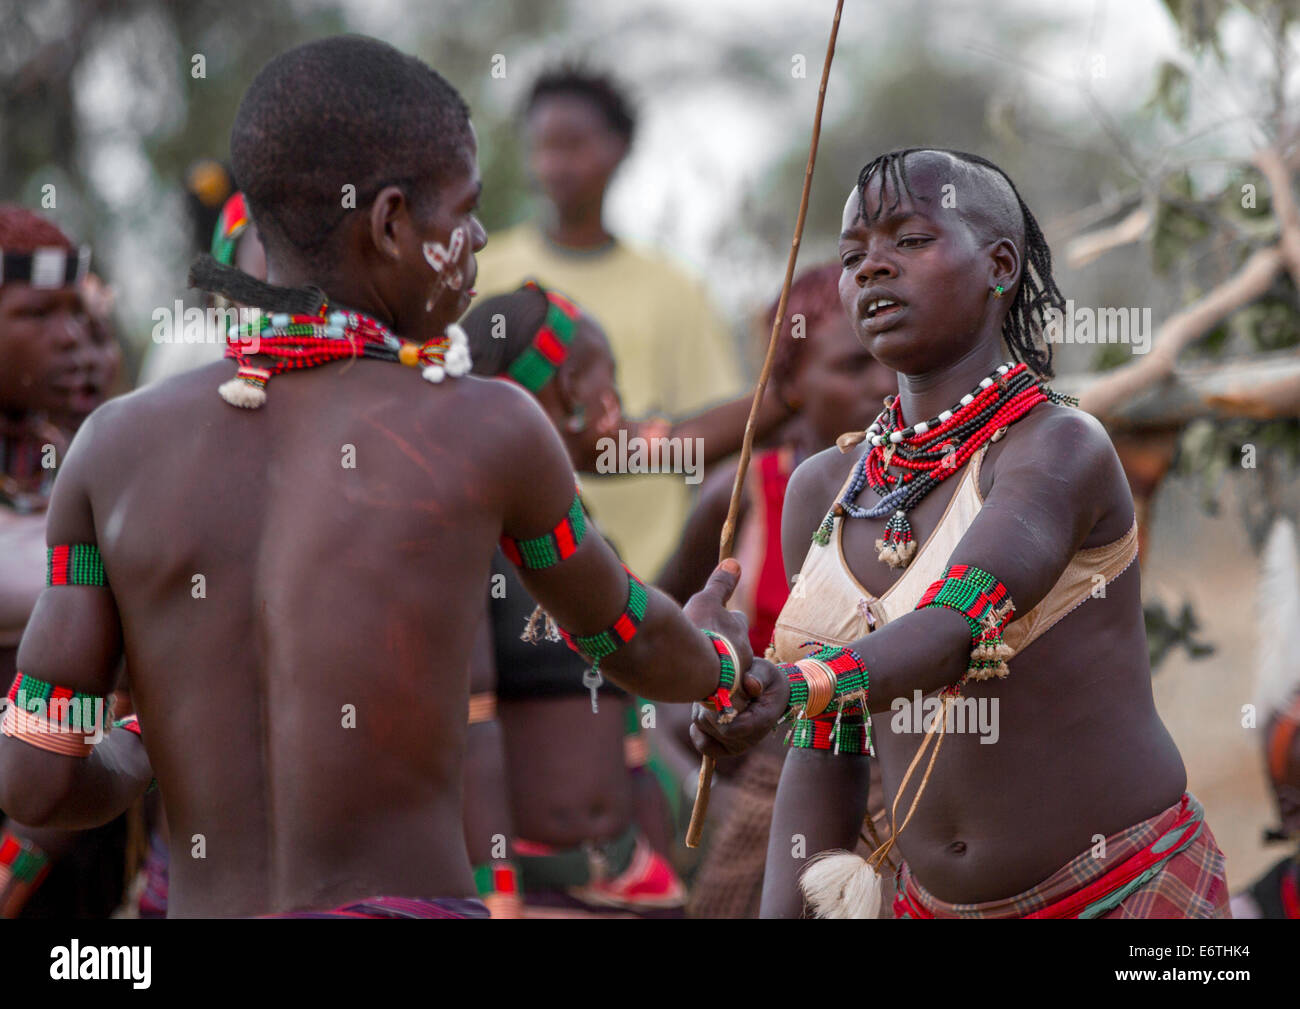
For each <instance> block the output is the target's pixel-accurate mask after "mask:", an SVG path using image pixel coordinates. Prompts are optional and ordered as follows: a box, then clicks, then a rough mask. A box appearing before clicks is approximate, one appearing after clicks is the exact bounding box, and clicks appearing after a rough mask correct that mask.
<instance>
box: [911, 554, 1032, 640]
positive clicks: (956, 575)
mask: <svg viewBox="0 0 1300 1009" xmlns="http://www.w3.org/2000/svg"><path fill="white" fill-rule="evenodd" d="M1010 599H1011V597H1010V595H1009V593H1008V592H1007V587H1006V586H1005V585H1003V584H1002V583H1001V582H1000V581H998V580H997V579H996V578H994V577H993V576H992V575H991V574H989V573H988V572H987V571H984V570H983V569H981V568H977V567H974V566H972V565H970V564H953V565H951V566H950V567H949V568H948V569H947V570H946V571H944V573H943V577H942V578H939V579H938V580H937V581H935V582H933V583H932V584H931V585H930V587H929V588H928V589H926V590H925V595H923V596H922V597H921V601H920V602H919V603H917V604H916V608H917V609H918V610H921V609H926V608H929V607H944V608H946V609H950V610H956V611H957V612H958V613H960V614H961V615H962V616H963V617H965V618H966V622H967V623H968V624H970V632H971V637H972V638H978V637H980V636H981V635H982V634H984V633H985V632H986V631H987V630H988V624H989V620H990V618H991V617H992V618H993V619H994V620H996V621H997V626H998V629H999V630H1000V629H1001V628H1002V627H1005V626H1006V625H1007V624H1008V623H1009V622H1010V621H1011V618H1012V616H1013V615H1014V610H1013V609H1012V608H1011V607H1010V606H1009V605H1008V603H1009V602H1010ZM1004 606H1005V607H1006V611H1005V612H1004V613H1003V614H1001V615H1000V616H999V615H998V614H997V611H998V609H999V608H1001V607H1004Z"/></svg>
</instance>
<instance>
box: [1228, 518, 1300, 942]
mask: <svg viewBox="0 0 1300 1009" xmlns="http://www.w3.org/2000/svg"><path fill="white" fill-rule="evenodd" d="M1262 565H1263V570H1262V576H1261V579H1260V589H1261V591H1260V599H1259V642H1260V649H1259V661H1258V665H1257V667H1256V669H1257V672H1256V677H1257V686H1256V705H1255V708H1256V711H1255V718H1256V724H1257V725H1258V726H1259V727H1260V728H1262V729H1263V730H1264V739H1263V742H1264V757H1265V762H1266V764H1267V767H1268V780H1269V784H1270V786H1272V791H1273V800H1274V802H1275V804H1276V808H1277V813H1278V824H1277V826H1275V827H1270V828H1268V829H1267V830H1265V831H1264V840H1265V841H1266V842H1273V843H1280V844H1285V845H1287V846H1289V847H1290V849H1291V850H1290V851H1289V852H1288V853H1287V854H1286V855H1285V856H1284V857H1283V858H1282V859H1281V860H1280V861H1278V862H1277V863H1276V864H1275V865H1274V866H1273V867H1272V868H1271V869H1269V870H1268V872H1266V873H1264V875H1263V876H1261V877H1260V878H1259V879H1257V880H1256V881H1255V882H1254V883H1252V884H1251V885H1250V886H1249V887H1248V888H1247V889H1246V890H1244V891H1242V892H1241V893H1239V894H1237V895H1235V896H1234V897H1233V898H1232V916H1233V917H1234V918H1300V556H1297V553H1296V535H1295V525H1294V523H1292V522H1291V520H1290V519H1279V520H1278V521H1277V522H1276V523H1274V526H1273V530H1272V532H1271V533H1270V534H1269V538H1268V542H1267V544H1266V545H1265V547H1264V555H1263V561H1262Z"/></svg>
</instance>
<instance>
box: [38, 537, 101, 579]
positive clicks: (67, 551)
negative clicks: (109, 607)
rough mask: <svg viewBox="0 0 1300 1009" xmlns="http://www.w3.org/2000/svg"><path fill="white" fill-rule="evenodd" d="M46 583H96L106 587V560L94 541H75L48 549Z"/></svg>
mask: <svg viewBox="0 0 1300 1009" xmlns="http://www.w3.org/2000/svg"><path fill="white" fill-rule="evenodd" d="M45 584H46V585H94V586H97V587H99V588H106V587H107V586H108V580H107V579H106V578H105V577H104V562H103V560H101V559H100V556H99V548H98V547H97V546H95V544H93V543H73V544H71V545H70V546H68V545H65V546H57V547H50V548H49V549H48V550H47V551H46V565H45Z"/></svg>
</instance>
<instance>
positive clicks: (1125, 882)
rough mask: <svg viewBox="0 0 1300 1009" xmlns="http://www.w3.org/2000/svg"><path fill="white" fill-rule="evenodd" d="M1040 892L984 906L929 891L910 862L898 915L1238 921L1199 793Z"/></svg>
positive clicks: (1071, 866) (1065, 870) (1115, 838)
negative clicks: (950, 900) (956, 901)
mask: <svg viewBox="0 0 1300 1009" xmlns="http://www.w3.org/2000/svg"><path fill="white" fill-rule="evenodd" d="M1103 850H1104V851H1105V857H1104V858H1099V857H1096V856H1095V855H1094V854H1093V849H1091V848H1090V849H1089V850H1088V851H1085V852H1084V853H1083V854H1081V855H1079V856H1078V857H1076V858H1074V859H1072V860H1071V861H1070V862H1069V863H1067V864H1066V865H1064V866H1062V867H1061V868H1060V869H1058V870H1057V871H1056V872H1055V873H1053V874H1052V875H1051V876H1049V877H1048V878H1047V879H1045V880H1044V881H1043V882H1041V883H1039V884H1038V885H1037V886H1035V887H1033V888H1032V889H1029V890H1026V891H1025V892H1024V893H1020V894H1017V895H1016V896H1014V897H1005V898H1002V899H1000V900H991V901H983V902H981V903H978V904H949V903H947V902H946V901H942V900H939V899H938V898H937V897H935V896H933V895H932V894H930V893H927V892H926V891H925V890H924V889H923V888H922V887H921V886H920V884H918V883H917V881H916V879H915V878H914V877H913V876H912V874H911V872H910V871H909V870H908V867H907V866H906V865H904V866H903V868H902V871H901V877H900V880H899V890H898V896H897V897H896V898H895V899H894V916H895V917H897V918H1230V917H1231V916H1232V915H1231V913H1230V912H1229V910H1228V885H1227V880H1226V878H1225V875H1224V858H1223V852H1221V851H1220V850H1219V846H1218V845H1217V844H1216V843H1215V840H1214V834H1213V833H1211V832H1210V826H1209V824H1207V823H1206V822H1205V811H1204V809H1202V807H1201V804H1200V803H1199V802H1197V801H1196V799H1195V798H1194V797H1193V796H1192V795H1191V793H1188V792H1185V793H1183V797H1182V798H1181V799H1180V800H1179V801H1178V802H1177V803H1175V804H1174V805H1172V806H1170V807H1169V808H1168V809H1166V810H1165V811H1164V812H1163V813H1158V814H1156V815H1155V816H1153V817H1151V819H1149V820H1144V821H1142V822H1141V823H1139V824H1137V825H1135V826H1133V827H1129V828H1128V829H1127V830H1122V831H1120V832H1119V833H1117V834H1112V835H1111V836H1110V837H1108V838H1106V841H1105V847H1104V849H1103Z"/></svg>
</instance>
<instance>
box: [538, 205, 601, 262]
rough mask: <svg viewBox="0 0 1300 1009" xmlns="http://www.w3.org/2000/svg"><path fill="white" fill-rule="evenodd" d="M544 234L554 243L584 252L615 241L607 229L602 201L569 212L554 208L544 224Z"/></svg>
mask: <svg viewBox="0 0 1300 1009" xmlns="http://www.w3.org/2000/svg"><path fill="white" fill-rule="evenodd" d="M542 234H544V235H545V236H546V238H547V240H548V241H549V242H551V243H552V244H554V245H558V246H560V247H561V248H564V249H575V250H578V251H582V252H589V251H593V250H596V249H601V248H604V247H606V246H608V245H610V244H611V243H612V242H613V241H614V236H613V235H611V234H610V233H609V232H608V231H606V230H605V222H604V219H603V214H602V212H601V204H600V203H597V204H596V205H595V206H594V207H590V208H584V209H582V210H574V211H567V212H560V211H558V210H555V209H554V208H553V209H552V211H551V213H550V215H549V216H548V217H547V219H546V221H545V223H544V224H543V225H542Z"/></svg>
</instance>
